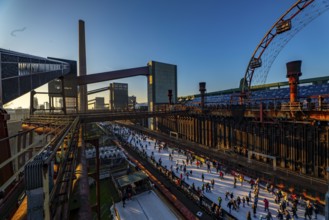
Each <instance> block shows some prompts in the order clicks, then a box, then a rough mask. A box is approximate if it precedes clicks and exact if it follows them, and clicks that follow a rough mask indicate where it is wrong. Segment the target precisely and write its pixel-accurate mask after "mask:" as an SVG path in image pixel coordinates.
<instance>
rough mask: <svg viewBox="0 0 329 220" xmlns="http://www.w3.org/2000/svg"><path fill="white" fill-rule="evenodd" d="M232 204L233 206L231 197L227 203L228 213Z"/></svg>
mask: <svg viewBox="0 0 329 220" xmlns="http://www.w3.org/2000/svg"><path fill="white" fill-rule="evenodd" d="M232 206H233V199H231V200H230V201H229V202H228V203H227V207H228V208H229V210H230V213H231V210H232Z"/></svg>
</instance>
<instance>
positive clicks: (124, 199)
mask: <svg viewBox="0 0 329 220" xmlns="http://www.w3.org/2000/svg"><path fill="white" fill-rule="evenodd" d="M122 207H123V208H124V207H126V195H123V196H122Z"/></svg>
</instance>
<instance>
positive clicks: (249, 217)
mask: <svg viewBox="0 0 329 220" xmlns="http://www.w3.org/2000/svg"><path fill="white" fill-rule="evenodd" d="M247 220H251V213H250V211H248V213H247Z"/></svg>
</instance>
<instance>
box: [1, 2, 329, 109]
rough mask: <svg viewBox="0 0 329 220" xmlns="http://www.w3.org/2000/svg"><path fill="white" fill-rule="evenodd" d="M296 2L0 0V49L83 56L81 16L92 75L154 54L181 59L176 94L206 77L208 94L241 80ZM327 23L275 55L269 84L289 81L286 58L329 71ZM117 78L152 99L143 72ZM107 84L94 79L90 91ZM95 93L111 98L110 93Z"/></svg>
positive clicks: (315, 71)
mask: <svg viewBox="0 0 329 220" xmlns="http://www.w3.org/2000/svg"><path fill="white" fill-rule="evenodd" d="M316 1H317V0H316ZM294 3H295V0H275V1H273V0H248V1H246V0H202V1H201V0H98V1H87V0H70V1H64V0H56V1H44V0H29V1H26V0H25V1H24V0H23V1H22V0H10V1H9V0H0V27H1V31H0V32H1V34H0V48H4V49H10V50H13V51H18V52H23V53H28V54H31V55H36V56H41V57H47V56H49V57H59V58H64V59H71V60H78V20H79V19H82V20H84V21H85V28H86V50H87V74H93V73H99V72H104V71H111V70H119V69H126V68H134V67H141V66H145V65H146V64H147V62H148V61H150V60H155V61H159V62H164V63H170V64H175V65H177V71H178V96H186V95H193V94H197V93H198V84H199V82H206V87H207V92H213V91H220V90H224V89H230V88H236V87H238V86H239V82H240V79H241V78H242V77H244V74H245V70H246V68H247V65H248V62H249V60H250V58H251V55H252V53H253V52H254V50H255V48H256V46H257V45H258V43H259V42H260V41H261V39H262V38H263V36H264V35H265V33H266V32H267V31H268V30H269V29H270V27H271V26H272V25H273V24H274V23H275V22H276V20H277V19H278V18H279V17H280V16H281V15H282V14H283V13H284V12H285V11H286V10H287V9H289V8H290V7H291V5H293V4H294ZM328 24H329V13H328V12H325V13H324V14H322V15H321V16H319V17H318V18H317V19H315V20H314V21H312V22H311V23H310V24H309V25H308V26H306V27H305V28H304V29H302V30H301V31H300V32H299V33H298V34H297V35H296V36H295V37H294V38H293V39H292V40H291V41H290V42H289V43H288V44H287V45H286V46H285V47H284V48H283V50H282V51H281V53H280V54H279V56H278V57H277V58H276V60H275V62H274V63H273V65H272V68H271V69H270V71H269V76H268V81H267V83H269V82H278V81H286V80H287V79H286V78H285V75H286V67H285V64H286V63H287V62H289V61H293V60H296V59H298V60H303V65H302V72H303V76H302V78H311V77H318V76H328V75H329V62H328V57H329V28H328ZM115 82H125V83H128V84H129V95H135V96H136V97H137V102H146V101H147V97H146V77H145V76H139V77H133V78H127V79H122V80H116V81H115ZM109 83H110V82H103V83H99V84H92V85H89V86H88V90H92V89H96V88H100V87H105V86H108V84H109ZM43 89H44V88H43ZM41 90H42V89H41ZM97 96H105V97H106V99H108V96H109V92H103V93H99V94H97ZM92 98H93V97H92V96H90V97H89V99H92ZM40 99H43V97H40ZM46 100H47V99H45V101H46ZM39 102H42V101H39ZM18 106H23V107H28V106H29V101H28V96H24V97H23V98H20V99H19V100H17V101H15V102H13V103H12V104H11V106H10V107H18Z"/></svg>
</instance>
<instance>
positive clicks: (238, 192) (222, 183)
mask: <svg viewBox="0 0 329 220" xmlns="http://www.w3.org/2000/svg"><path fill="white" fill-rule="evenodd" d="M124 129H125V132H124V133H126V134H127V136H126V138H127V141H128V142H129V143H131V144H132V145H133V146H136V147H137V149H138V150H142V148H141V145H142V146H143V149H144V150H145V151H146V152H147V155H148V156H151V154H152V152H153V154H154V157H155V160H156V161H158V160H159V158H161V160H162V166H167V169H170V166H171V165H172V166H173V168H174V172H175V174H176V176H180V174H181V173H183V171H180V170H178V173H176V162H178V165H179V166H180V165H182V164H183V162H182V161H183V160H186V156H185V155H184V154H183V153H181V154H178V152H177V150H176V151H175V153H174V155H172V156H173V160H172V161H171V160H169V153H171V152H172V149H171V148H170V147H169V148H168V149H162V150H160V152H159V148H158V146H159V144H158V145H157V146H156V149H154V144H155V140H152V139H150V138H148V137H146V139H145V140H143V139H144V138H145V136H140V135H137V134H135V135H132V134H131V132H129V130H128V129H126V128H124ZM121 134H122V131H121ZM137 139H138V140H139V141H140V143H138V144H136V140H137ZM190 170H192V176H190V177H189V179H187V178H186V177H185V176H184V175H183V176H184V177H185V182H187V183H188V184H189V185H191V184H192V183H194V184H195V187H196V188H197V187H198V186H199V187H200V188H201V186H202V179H201V175H202V173H203V174H204V183H206V182H209V183H210V180H211V179H214V180H215V187H214V189H212V190H211V192H206V191H204V194H203V195H204V196H206V197H207V198H209V199H210V200H212V201H213V202H214V203H216V204H217V203H218V200H217V199H218V196H221V197H222V204H221V205H222V208H223V209H225V210H226V211H228V212H229V208H228V207H227V203H228V201H229V200H225V193H226V192H227V191H229V192H233V194H234V198H237V196H240V197H241V198H242V197H243V196H248V193H249V191H251V195H252V200H251V202H250V203H249V206H248V205H247V204H245V207H242V202H241V205H240V208H239V210H238V211H235V210H232V211H231V214H232V215H233V216H235V217H236V218H238V219H246V216H247V213H248V211H250V212H251V214H252V215H253V211H252V208H251V205H252V203H253V201H254V200H253V198H254V194H253V190H252V189H251V187H250V184H249V183H248V182H246V181H244V182H243V184H242V185H241V183H240V181H239V180H238V181H237V184H236V188H234V187H233V182H234V176H232V175H230V174H227V175H225V176H224V179H223V180H222V179H220V178H219V174H218V173H216V169H215V168H213V167H212V166H211V172H210V173H207V168H206V165H205V164H203V167H202V168H197V167H196V163H195V161H194V162H193V164H192V165H190V163H189V164H188V165H187V171H190ZM249 179H250V178H249V177H245V180H249ZM264 198H267V200H268V201H269V209H270V212H271V214H272V217H273V219H278V218H276V215H277V210H278V209H279V205H278V204H276V203H275V202H274V195H272V194H271V193H269V192H267V191H266V190H264V189H262V188H261V189H260V191H259V201H258V206H257V214H256V216H257V217H254V218H253V217H252V218H253V219H261V216H263V219H265V216H266V214H267V213H266V212H265V211H264V202H263V200H264ZM143 201H144V200H143ZM129 202H130V201H129ZM127 204H128V203H127ZM140 204H145V205H146V206H143V208H141V207H140ZM138 205H139V206H138ZM138 205H136V206H134V207H133V208H131V209H132V211H133V212H135V215H136V214H138V216H139V214H140V213H148V214H149V215H150V216H151V214H152V213H153V211H155V210H156V212H158V211H159V209H156V208H155V207H153V206H152V205H153V204H152V202H145V203H144V202H140V203H139V204H138ZM291 206H292V204H291V202H290V207H291ZM127 207H129V204H128V205H127ZM290 207H288V208H287V210H289V212H290V215H291V217H292V212H291V211H290V210H291V208H290ZM128 210H129V208H126V209H125V210H124V211H125V212H124V213H126V212H127V211H128ZM304 213H305V208H303V207H301V206H300V205H298V211H297V215H298V219H304ZM154 214H155V213H154ZM152 216H153V215H152ZM156 216H157V218H159V216H162V215H161V214H160V213H157V214H156ZM314 217H315V215H314V212H313V219H314ZM123 219H128V218H123ZM135 219H137V218H135ZM141 219H143V218H141ZM149 219H150V218H149ZM165 219H172V218H170V217H169V216H168V217H167V218H165ZM173 219H175V217H174V218H173ZM284 219H285V217H284ZM317 219H319V220H324V219H325V218H324V216H322V215H319V214H318V216H317Z"/></svg>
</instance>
